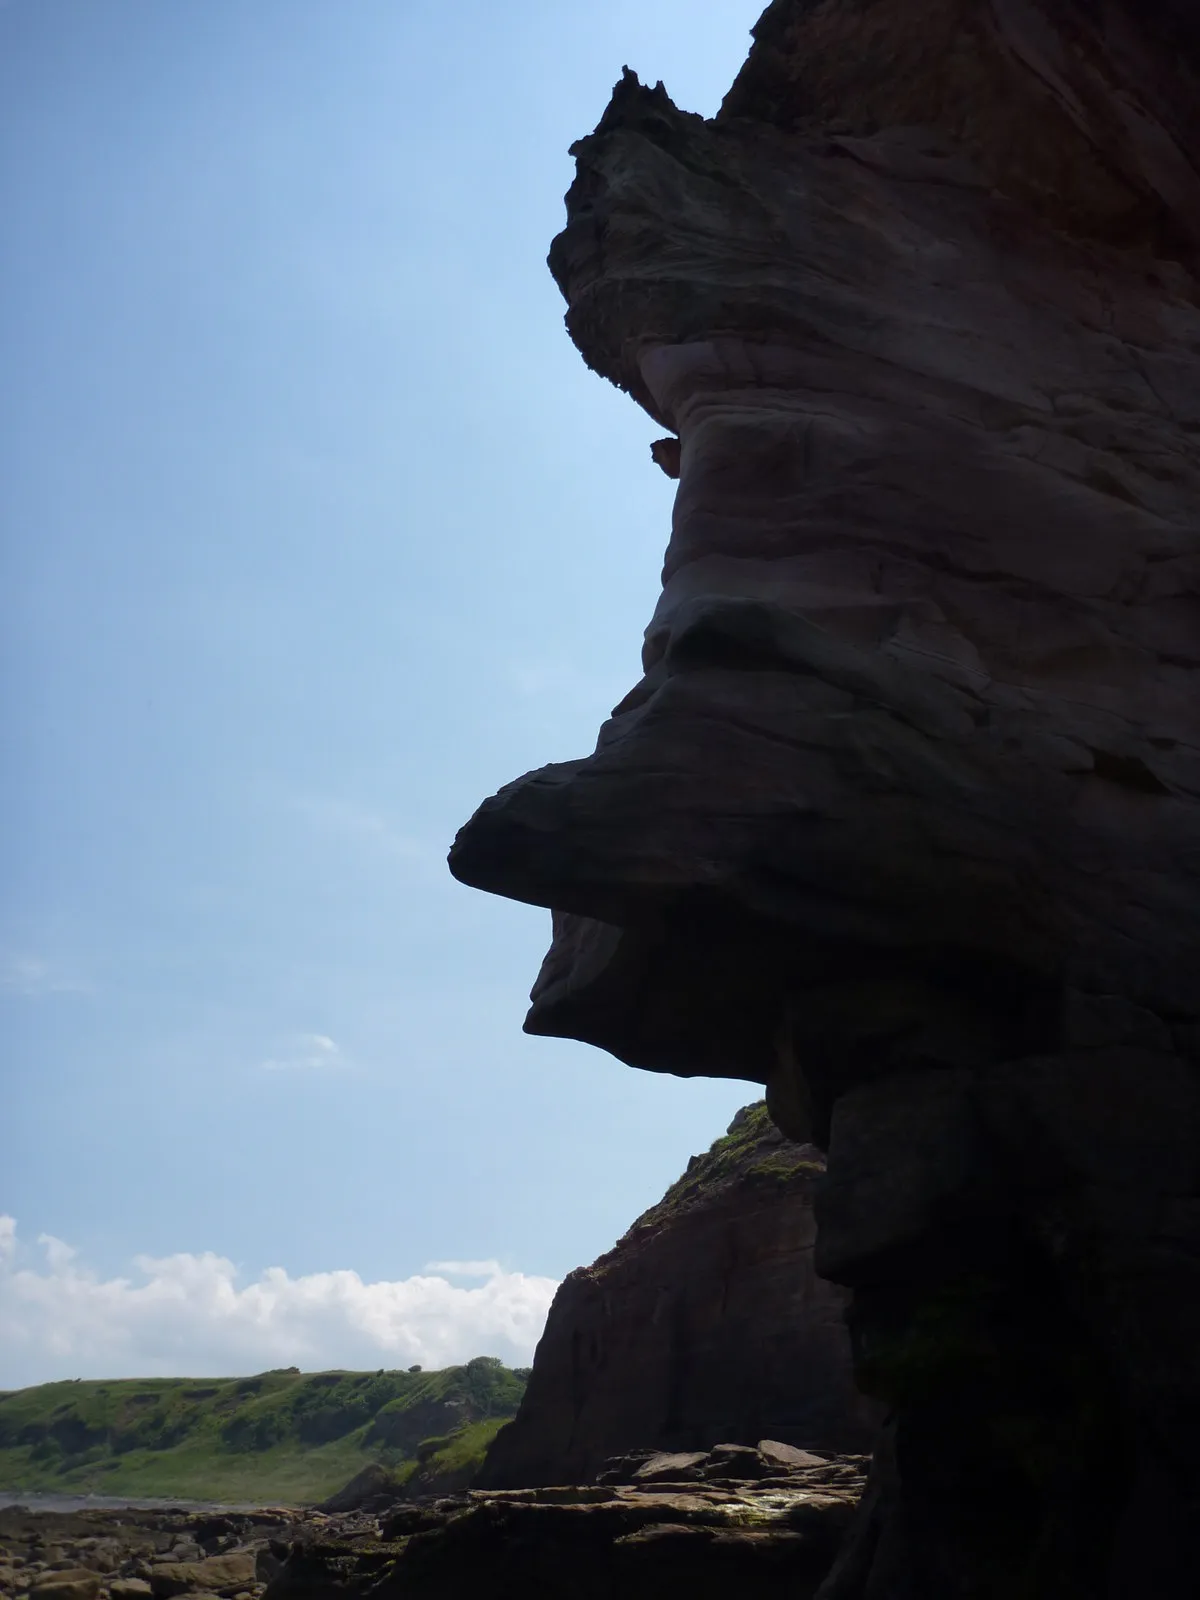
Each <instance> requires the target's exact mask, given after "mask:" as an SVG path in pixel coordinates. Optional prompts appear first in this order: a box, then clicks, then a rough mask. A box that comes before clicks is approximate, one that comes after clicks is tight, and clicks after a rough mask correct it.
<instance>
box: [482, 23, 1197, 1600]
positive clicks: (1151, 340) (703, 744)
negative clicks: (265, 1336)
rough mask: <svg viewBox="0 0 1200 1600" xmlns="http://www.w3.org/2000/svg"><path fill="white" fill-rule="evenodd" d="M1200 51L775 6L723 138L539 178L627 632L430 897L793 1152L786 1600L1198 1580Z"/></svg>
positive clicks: (585, 159) (685, 135) (640, 107)
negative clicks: (831, 1318)
mask: <svg viewBox="0 0 1200 1600" xmlns="http://www.w3.org/2000/svg"><path fill="white" fill-rule="evenodd" d="M1198 15H1200V14H1198V13H1197V11H1196V8H1195V7H1194V6H1192V5H1190V4H1184V3H1183V0H1136V3H1135V0H776V3H775V4H773V5H772V6H770V8H769V9H768V11H767V12H766V14H765V15H764V17H763V18H762V20H761V22H760V24H759V27H758V29H757V30H756V44H755V48H754V50H753V51H752V52H751V56H750V59H749V61H748V62H747V64H746V66H745V67H744V69H743V70H742V72H741V73H740V75H739V76H738V79H737V82H736V83H735V85H734V88H733V90H732V91H731V94H730V96H729V97H728V99H727V100H726V103H725V105H724V107H723V109H722V112H721V114H720V116H719V117H718V118H717V119H715V121H712V122H705V121H703V120H702V119H700V118H698V117H694V116H690V115H688V114H686V113H684V112H682V111H680V110H678V109H677V108H676V107H675V106H674V105H673V104H672V102H671V100H670V99H669V97H668V96H667V94H666V92H665V91H664V90H663V89H662V87H661V85H660V86H659V87H657V88H655V89H649V88H645V87H643V86H642V85H641V84H640V83H639V82H638V81H637V79H636V78H635V77H634V76H633V75H632V74H627V76H626V77H625V79H624V80H623V82H622V83H621V84H619V85H618V86H617V89H616V91H615V93H614V95H613V99H612V102H611V104H610V105H609V107H608V109H607V110H606V111H605V113H604V115H603V117H602V119H601V121H600V124H599V126H598V127H597V129H596V131H595V133H593V134H592V135H590V136H589V137H588V138H586V139H583V140H581V141H580V142H579V143H578V144H577V145H576V146H575V147H574V150H575V154H576V156H577V159H578V175H577V178H576V181H575V184H574V185H573V186H572V189H571V191H570V194H569V195H568V217H567V226H566V229H565V230H564V232H563V233H562V234H561V235H560V236H559V238H558V239H557V240H556V241H555V243H554V246H553V249H552V253H551V265H552V268H553V270H554V272H555V275H556V277H557V279H558V281H559V283H560V285H561V287H562V289H563V292H564V294H565V296H566V298H567V301H568V314H567V325H568V328H569V330H570V332H571V335H572V337H573V338H574V339H575V341H576V343H577V344H578V346H579V348H580V350H581V352H582V354H583V355H584V357H585V359H586V360H587V361H588V362H589V364H590V365H592V366H593V367H594V368H596V370H598V371H600V372H602V373H603V374H605V375H606V376H607V377H609V378H611V379H612V380H613V381H614V382H615V383H618V384H619V385H621V386H622V387H623V388H625V389H627V390H628V391H629V392H630V393H631V394H632V395H633V397H634V398H635V399H636V400H637V401H638V402H639V403H640V404H641V405H643V406H644V407H645V408H646V409H647V411H649V412H650V414H651V415H652V416H654V417H655V418H656V419H657V420H658V421H659V422H660V423H661V424H663V425H664V426H666V427H668V428H670V429H671V430H672V433H673V434H675V435H677V436H678V441H677V448H676V447H675V446H673V445H672V444H670V443H664V444H661V445H660V446H659V447H658V449H657V452H656V459H657V460H659V461H660V463H661V464H662V465H663V466H664V468H665V469H666V470H668V471H669V472H670V473H671V474H672V475H673V474H675V473H676V472H678V475H679V491H678V496H677V500H676V506H675V514H674V521H673V528H672V534H671V540H670V543H669V546H668V549H667V554H666V563H665V568H664V574H663V592H662V595H661V597H660V599H659V601H658V605H657V607H656V608H655V610H654V613H653V616H652V618H651V621H650V624H649V627H648V628H647V631H646V644H645V652H644V669H645V671H644V676H643V678H642V680H641V682H640V683H639V684H637V685H636V686H635V687H634V688H633V689H632V690H631V692H630V693H629V695H627V697H626V698H625V700H624V701H623V702H622V703H621V705H619V706H618V707H617V708H616V709H615V711H614V712H613V714H612V716H611V718H610V720H609V721H608V722H607V723H605V725H604V727H603V728H602V729H601V731H600V736H599V740H598V743H597V746H596V749H595V751H594V753H593V754H592V755H590V756H588V757H586V758H585V759H582V760H579V761H574V762H567V763H562V764H560V765H557V766H552V767H546V768H543V769H541V770H540V771H538V772H535V773H531V774H529V775H527V776H526V777H524V778H521V779H518V780H517V781H516V782H515V783H512V784H510V785H509V786H508V787H507V788H505V789H504V790H502V791H501V792H500V793H499V794H498V795H496V796H494V797H493V798H492V799H491V800H488V801H486V802H485V803H484V804H483V805H482V806H481V807H480V809H479V811H478V812H477V814H476V816H475V817H474V818H473V819H472V821H471V822H470V823H469V824H468V825H467V827H466V828H464V829H463V831H462V833H461V834H460V836H459V838H458V840H457V841H456V844H455V847H454V850H453V852H452V856H451V866H452V869H453V870H454V871H455V872H456V873H457V874H458V875H459V876H460V877H461V878H462V879H463V880H464V881H467V882H470V883H474V884H476V885H477V886H479V887H481V888H486V889H489V890H492V891H493V892H497V893H501V894H507V895H511V896H513V897H515V898H518V899H522V900H526V901H531V902H533V903H536V904H542V905H546V906H548V907H550V908H551V909H552V910H553V912H554V942H553V946H552V948H551V951H550V953H549V955H548V957H547V959H546V963H545V965H544V967H543V970H542V973H541V976H540V977H539V979H538V982H537V985H536V986H535V989H534V993H533V1007H532V1009H531V1012H530V1016H529V1020H528V1023H527V1026H528V1027H529V1028H530V1029H531V1030H532V1031H535V1032H545V1033H559V1034H565V1035H569V1036H573V1037H577V1038H580V1039H585V1040H589V1041H591V1042H593V1043H596V1044H599V1045H602V1046H603V1047H604V1048H605V1049H607V1050H610V1051H611V1052H612V1053H613V1054H615V1055H617V1056H619V1057H620V1058H621V1059H623V1060H625V1061H627V1062H630V1063H632V1064H634V1065H637V1066H642V1067H649V1068H653V1069H656V1070H666V1071H671V1072H676V1073H697V1072H699V1073H713V1074H718V1075H724V1076H730V1077H739V1078H747V1079H751V1080H758V1081H760V1082H765V1083H766V1084H767V1095H768V1103H769V1104H770V1105H771V1107H772V1113H773V1115H775V1116H776V1119H777V1120H778V1121H779V1123H780V1125H781V1126H783V1127H785V1128H786V1129H787V1130H788V1131H789V1132H790V1133H791V1134H793V1136H795V1137H797V1138H799V1139H804V1138H809V1137H813V1138H815V1139H816V1141H817V1142H818V1143H819V1144H821V1145H822V1146H827V1147H828V1150H829V1171H828V1176H827V1178H826V1179H825V1180H824V1182H823V1184H822V1192H821V1194H820V1196H819V1199H818V1205H817V1216H818V1245H817V1264H818V1267H819V1268H820V1270H821V1271H822V1272H823V1273H824V1274H826V1275H828V1276H830V1277H832V1278H834V1279H836V1280H837V1281H838V1282H840V1283H843V1284H846V1285H849V1286H851V1287H852V1288H853V1289H854V1304H853V1313H852V1328H853V1332H854V1339H855V1349H856V1363H857V1371H858V1376H859V1380H860V1382H861V1384H862V1385H863V1386H864V1387H865V1388H867V1389H868V1390H870V1392H872V1393H875V1394H877V1395H878V1396H880V1397H881V1398H884V1399H885V1400H887V1401H888V1402H889V1403H890V1404H891V1406H892V1407H893V1416H892V1421H891V1423H890V1424H889V1431H888V1434H887V1439H886V1442H885V1447H884V1448H883V1449H881V1450H880V1451H879V1452H878V1454H877V1463H876V1474H875V1483H874V1486H873V1488H872V1491H871V1494H870V1495H869V1496H868V1505H867V1509H866V1511H865V1513H864V1517H863V1520H862V1524H861V1534H860V1536H859V1537H858V1538H857V1539H856V1540H855V1542H854V1543H853V1544H852V1546H851V1547H850V1548H849V1549H848V1550H847V1552H846V1555H845V1559H844V1561H843V1562H842V1564H841V1566H840V1567H839V1569H838V1571H837V1573H836V1574H835V1575H834V1577H833V1578H831V1580H830V1583H829V1585H828V1586H827V1589H826V1591H824V1592H823V1600H833V1597H835V1596H836V1597H837V1600H843V1597H845V1600H851V1597H853V1600H858V1597H860V1596H864V1597H865V1596H868V1595H869V1596H870V1597H871V1600H908V1597H911V1596H915V1595H917V1594H919V1595H920V1596H921V1597H922V1600H940V1597H943V1596H944V1597H947V1600H958V1597H962V1600H966V1597H967V1596H970V1597H971V1600H1011V1597H1012V1596H1013V1595H1016V1594H1022V1595H1025V1596H1029V1597H1039V1600H1040V1597H1042V1596H1045V1597H1047V1600H1049V1597H1050V1596H1053V1597H1054V1600H1065V1597H1079V1600H1085V1597H1086V1600H1095V1597H1097V1596H1101V1595H1102V1596H1104V1597H1105V1600H1141V1597H1142V1596H1146V1595H1150V1594H1154V1595H1158V1594H1162V1595H1168V1594H1175V1593H1184V1592H1187V1591H1188V1589H1189V1588H1190V1587H1191V1586H1192V1584H1193V1583H1194V1570H1193V1568H1194V1562H1193V1558H1192V1540H1193V1535H1192V1533H1191V1531H1190V1530H1191V1529H1192V1528H1194V1526H1195V1525H1197V1524H1198V1523H1200V1471H1198V1469H1197V1464H1196V1458H1195V1451H1194V1438H1195V1429H1196V1424H1197V1421H1198V1420H1200V978H1198V974H1200V697H1198V696H1197V692H1196V689H1197V668H1198V667H1200V286H1198V281H1197V264H1198V257H1200V21H1198V20H1197V17H1198ZM1114 1444H1115V1448H1114Z"/></svg>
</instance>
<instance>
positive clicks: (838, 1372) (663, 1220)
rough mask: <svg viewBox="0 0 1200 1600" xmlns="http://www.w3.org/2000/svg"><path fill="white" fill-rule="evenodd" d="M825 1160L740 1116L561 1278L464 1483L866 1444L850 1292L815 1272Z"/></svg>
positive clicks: (547, 1480)
mask: <svg viewBox="0 0 1200 1600" xmlns="http://www.w3.org/2000/svg"><path fill="white" fill-rule="evenodd" d="M823 1169H824V1159H823V1157H822V1156H821V1155H820V1152H818V1151H817V1150H815V1149H814V1148H813V1147H812V1146H811V1145H805V1146H801V1145H793V1144H790V1143H789V1142H788V1141H786V1140H785V1139H784V1138H783V1137H782V1135H780V1134H779V1133H778V1131H777V1130H776V1129H775V1128H774V1127H773V1126H772V1125H771V1123H770V1121H769V1120H768V1119H767V1117H766V1115H765V1108H764V1107H762V1105H761V1104H760V1105H758V1106H753V1107H747V1108H746V1110H744V1111H741V1112H739V1113H738V1116H737V1118H735V1120H734V1122H733V1123H732V1124H731V1126H730V1129H729V1133H728V1134H727V1135H726V1137H725V1138H723V1139H720V1140H718V1141H717V1143H716V1144H715V1145H714V1146H713V1148H712V1150H711V1151H709V1152H708V1153H707V1154H706V1155H704V1156H700V1157H696V1158H694V1159H693V1161H692V1162H691V1164H690V1165H689V1168H688V1171H687V1173H685V1175H684V1176H683V1177H682V1178H681V1179H680V1180H679V1182H678V1183H677V1184H675V1185H674V1186H673V1187H672V1189H671V1190H670V1191H669V1192H668V1193H667V1195H666V1196H665V1198H664V1199H663V1200H662V1201H661V1202H660V1203H659V1204H658V1205H656V1206H654V1207H653V1208H652V1209H651V1210H650V1211H648V1212H646V1213H645V1215H644V1216H642V1217H639V1218H638V1220H637V1222H635V1223H634V1225H633V1227H632V1228H631V1229H630V1230H629V1232H628V1233H627V1234H626V1235H625V1237H624V1238H623V1239H622V1240H621V1241H620V1243H619V1244H618V1245H617V1246H616V1247H615V1248H614V1249H613V1250H610V1251H609V1252H608V1253H607V1255H603V1256H601V1257H600V1259H599V1260H598V1261H596V1262H593V1264H592V1265H591V1266H590V1267H582V1268H580V1269H579V1271H577V1272H572V1273H571V1274H570V1276H569V1277H567V1278H566V1279H565V1281H564V1282H563V1284H562V1286H561V1288H560V1289H559V1291H558V1294H557V1295H556V1296H555V1299H554V1304H553V1306H552V1307H551V1310H550V1316H549V1319H548V1321H547V1323H546V1331H545V1333H544V1334H543V1335H542V1339H541V1342H540V1344H539V1345H538V1349H537V1354H536V1356H535V1358H534V1363H533V1373H532V1376H531V1377H530V1380H529V1386H528V1388H527V1390H526V1393H525V1397H524V1399H523V1401H522V1403H521V1407H520V1409H519V1411H518V1413H517V1416H516V1418H515V1419H514V1420H513V1421H512V1422H510V1423H509V1424H508V1425H507V1426H506V1427H505V1428H503V1429H502V1430H501V1432H500V1434H499V1435H498V1437H497V1439H496V1442H495V1443H494V1444H493V1445H492V1447H491V1449H490V1451H489V1452H488V1457H487V1461H486V1463H485V1465H484V1468H483V1471H482V1473H481V1474H480V1476H479V1477H478V1478H477V1479H476V1480H475V1481H476V1484H477V1486H478V1487H480V1488H504V1489H509V1488H522V1487H525V1486H528V1485H537V1484H554V1483H587V1482H589V1481H591V1480H592V1479H593V1478H594V1477H595V1475H596V1473H597V1472H598V1471H599V1470H600V1468H601V1466H602V1465H603V1464H604V1462H605V1461H606V1460H607V1459H608V1458H609V1457H611V1456H616V1455H619V1454H622V1453H623V1452H626V1451H630V1450H635V1449H638V1448H647V1449H656V1450H707V1449H709V1448H710V1447H711V1446H712V1445H715V1444H718V1443H726V1442H731V1443H741V1444H747V1445H752V1444H755V1443H757V1441H758V1440H760V1439H763V1438H774V1439H780V1440H782V1441H784V1443H787V1444H796V1445H802V1446H807V1447H809V1448H811V1449H814V1450H827V1451H854V1450H864V1449H869V1448H870V1444H871V1441H872V1437H873V1429H872V1427H871V1419H870V1418H869V1416H868V1414H867V1408H866V1407H865V1405H864V1403H863V1401H862V1400H861V1399H860V1398H859V1397H858V1395H857V1394H856V1392H855V1389H854V1381H853V1377H852V1375H851V1370H850V1347H849V1341H848V1339H847V1336H846V1329H845V1323H844V1319H843V1311H844V1307H845V1302H846V1299H847V1296H846V1294H845V1291H844V1290H840V1289H838V1288H836V1287H835V1286H834V1285H833V1284H829V1283H826V1282H824V1281H823V1280H822V1279H820V1278H818V1277H817V1276H816V1273H815V1272H814V1270H813V1243H814V1239H815V1234H816V1227H815V1224H814V1222H813V1183H814V1180H815V1178H816V1177H817V1176H818V1174H819V1173H820V1172H821V1171H822V1170H823Z"/></svg>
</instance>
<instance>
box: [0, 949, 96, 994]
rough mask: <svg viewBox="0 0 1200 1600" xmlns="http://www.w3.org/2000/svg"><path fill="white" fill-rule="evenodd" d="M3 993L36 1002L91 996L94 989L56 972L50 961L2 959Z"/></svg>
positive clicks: (0, 984) (27, 957) (18, 957)
mask: <svg viewBox="0 0 1200 1600" xmlns="http://www.w3.org/2000/svg"><path fill="white" fill-rule="evenodd" d="M0 989H4V990H7V991H8V993H9V994H20V995H25V996H26V997H27V998H29V999H35V998H37V996H39V995H44V994H91V993H92V992H93V986H92V985H91V984H90V983H83V982H82V981H81V980H80V979H78V978H73V977H70V976H68V975H67V974H66V973H63V972H58V971H55V969H54V968H53V967H51V965H50V963H49V962H48V961H42V960H41V959H40V958H39V957H37V956H31V955H14V954H11V953H10V954H7V955H4V956H0Z"/></svg>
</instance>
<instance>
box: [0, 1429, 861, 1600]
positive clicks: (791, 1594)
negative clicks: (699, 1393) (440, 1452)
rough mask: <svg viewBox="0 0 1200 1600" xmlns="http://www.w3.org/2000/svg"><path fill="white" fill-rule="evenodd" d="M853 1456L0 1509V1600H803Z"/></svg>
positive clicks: (844, 1503) (822, 1570)
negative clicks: (158, 1503) (97, 1507)
mask: <svg viewBox="0 0 1200 1600" xmlns="http://www.w3.org/2000/svg"><path fill="white" fill-rule="evenodd" d="M865 1470H866V1458H865V1457H863V1456H820V1455H816V1454H813V1453H811V1452H808V1451H804V1450H798V1449H795V1448H794V1447H792V1446H789V1445H786V1444H782V1443H779V1442H776V1441H772V1440H763V1441H761V1442H760V1444H759V1445H758V1446H757V1447H749V1446H744V1445H732V1444H731V1445H718V1446H716V1447H715V1448H714V1449H712V1450H710V1451H690V1452H677V1453H665V1452H652V1451H634V1452H631V1453H629V1454H628V1455H625V1456H623V1457H619V1458H616V1459H614V1460H612V1461H610V1462H608V1463H606V1465H605V1467H604V1470H603V1471H602V1472H601V1473H600V1474H599V1480H600V1481H597V1482H594V1483H587V1484H578V1485H565V1486H563V1485H560V1486H543V1487H540V1488H534V1489H510V1490H466V1491H464V1492H462V1493H460V1494H455V1495H449V1496H443V1497H433V1496H430V1497H425V1498H422V1499H415V1500H398V1499H397V1498H396V1497H395V1496H390V1495H386V1494H384V1495H380V1494H378V1493H376V1494H375V1495H374V1496H371V1495H370V1494H368V1496H367V1499H368V1504H369V1509H368V1508H367V1507H361V1508H359V1509H356V1510H353V1511H348V1512H342V1513H330V1512H324V1511H320V1510H305V1509H288V1508H272V1507H268V1508H265V1509H263V1510H259V1511H254V1512H247V1513H242V1512H189V1511H183V1510H179V1511H149V1510H138V1509H123V1510H111V1511H85V1512H80V1513H76V1514H62V1513H53V1512H35V1511H27V1510H24V1509H23V1508H21V1507H12V1508H9V1509H7V1510H5V1511H0V1594H3V1595H4V1596H5V1600H10V1597H11V1600H176V1597H185V1600H357V1597H358V1596H366V1595H368V1594H370V1595H372V1596H378V1597H379V1600H392V1597H395V1600H460V1597H461V1600H467V1597H468V1596H471V1597H477V1596H479V1595H484V1594H486V1595H487V1596H489V1597H490V1600H517V1597H518V1596H520V1597H522V1600H525V1597H529V1596H533V1595H536V1596H538V1597H539V1600H611V1597H613V1596H616V1595H618V1594H619V1595H620V1596H621V1600H651V1597H652V1596H653V1597H654V1600H658V1597H660V1596H661V1595H662V1594H663V1593H664V1585H669V1586H670V1587H671V1590H672V1592H675V1587H676V1586H678V1585H686V1589H687V1592H688V1594H689V1595H690V1596H691V1597H693V1600H706V1597H709V1596H712V1597H713V1600H716V1597H717V1596H718V1595H719V1596H721V1597H722V1600H724V1597H726V1596H728V1595H729V1594H731V1593H733V1594H738V1593H742V1592H744V1591H745V1592H748V1591H750V1590H751V1589H752V1591H753V1592H754V1594H755V1595H756V1596H762V1597H764V1600H771V1597H774V1596H779V1597H781V1600H782V1597H783V1596H785V1595H786V1596H787V1597H788V1600H805V1597H806V1596H810V1595H813V1594H815V1592H816V1589H817V1587H818V1585H819V1584H820V1582H821V1581H822V1579H823V1578H824V1577H825V1575H826V1574H827V1572H828V1571H829V1569H830V1567H831V1565H832V1563H833V1560H834V1557H835V1554H836V1552H837V1548H838V1546H839V1544H840V1542H841V1540H842V1537H843V1535H844V1533H845V1531H846V1529H847V1526H848V1525H849V1521H850V1518H851V1515H852V1512H853V1510H854V1507H855V1505H856V1504H857V1502H858V1500H859V1497H860V1495H861V1493H862V1489H863V1482H864V1474H865Z"/></svg>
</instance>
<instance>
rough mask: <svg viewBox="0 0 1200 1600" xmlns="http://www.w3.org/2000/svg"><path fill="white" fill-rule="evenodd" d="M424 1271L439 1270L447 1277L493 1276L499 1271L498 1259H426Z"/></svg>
mask: <svg viewBox="0 0 1200 1600" xmlns="http://www.w3.org/2000/svg"><path fill="white" fill-rule="evenodd" d="M424 1270H425V1271H426V1272H441V1273H444V1274H445V1275H446V1277H448V1278H494V1277H495V1276H496V1275H497V1273H498V1272H499V1271H500V1263H499V1262H498V1261H427V1262H426V1263H425V1267H424Z"/></svg>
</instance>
